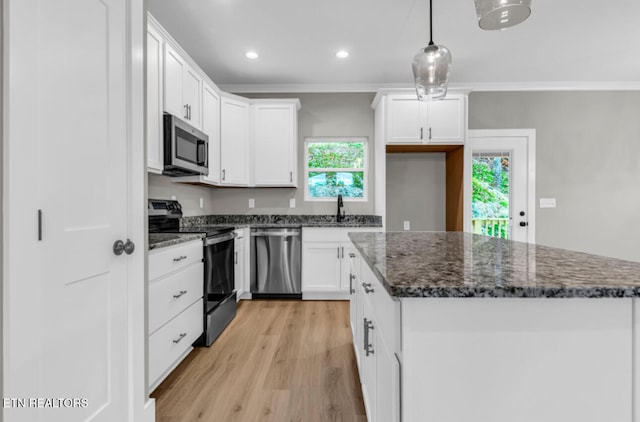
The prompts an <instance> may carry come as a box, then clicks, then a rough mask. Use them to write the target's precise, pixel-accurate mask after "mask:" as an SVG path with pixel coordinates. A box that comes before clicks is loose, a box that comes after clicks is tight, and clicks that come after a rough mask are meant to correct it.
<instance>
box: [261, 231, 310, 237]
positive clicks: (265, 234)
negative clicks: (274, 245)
mask: <svg viewBox="0 0 640 422" xmlns="http://www.w3.org/2000/svg"><path fill="white" fill-rule="evenodd" d="M251 236H252V237H255V236H260V237H298V236H300V232H285V231H282V232H251Z"/></svg>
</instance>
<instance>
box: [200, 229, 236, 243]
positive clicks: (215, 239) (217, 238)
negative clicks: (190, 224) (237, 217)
mask: <svg viewBox="0 0 640 422" xmlns="http://www.w3.org/2000/svg"><path fill="white" fill-rule="evenodd" d="M236 237H237V235H236V234H235V232H231V233H229V234H225V235H223V236H215V237H207V238H205V239H204V246H211V245H215V244H217V243H222V242H227V241H229V240H233V239H235V238H236Z"/></svg>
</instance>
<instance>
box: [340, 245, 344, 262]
mask: <svg viewBox="0 0 640 422" xmlns="http://www.w3.org/2000/svg"><path fill="white" fill-rule="evenodd" d="M340 249H341V250H342V259H344V246H342V247H341V248H340Z"/></svg>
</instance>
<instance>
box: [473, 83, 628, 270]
mask: <svg viewBox="0 0 640 422" xmlns="http://www.w3.org/2000/svg"><path fill="white" fill-rule="evenodd" d="M638 116H640V92H637V91H620V92H605V91H580V92H472V93H471V94H470V96H469V128H470V129H507V128H518V129H520V128H522V129H524V128H533V129H536V146H537V152H536V162H537V169H536V174H537V180H536V189H537V192H536V198H537V199H536V201H539V199H540V198H556V201H557V208H554V209H538V211H537V218H536V220H537V221H536V242H537V243H539V244H544V245H550V246H555V247H560V248H566V249H573V250H578V251H583V252H589V253H595V254H599V255H605V256H611V257H616V258H622V259H629V260H634V261H640V224H639V221H640V219H639V216H640V119H639V118H638Z"/></svg>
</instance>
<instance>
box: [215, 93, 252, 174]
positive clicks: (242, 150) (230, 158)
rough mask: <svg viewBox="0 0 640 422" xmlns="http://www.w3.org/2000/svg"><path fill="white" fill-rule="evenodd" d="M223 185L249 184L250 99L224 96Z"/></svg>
mask: <svg viewBox="0 0 640 422" xmlns="http://www.w3.org/2000/svg"><path fill="white" fill-rule="evenodd" d="M220 167H221V180H220V183H221V184H222V185H231V186H248V185H249V101H248V100H247V101H241V100H237V99H232V98H226V97H222V105H221V110H220Z"/></svg>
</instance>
